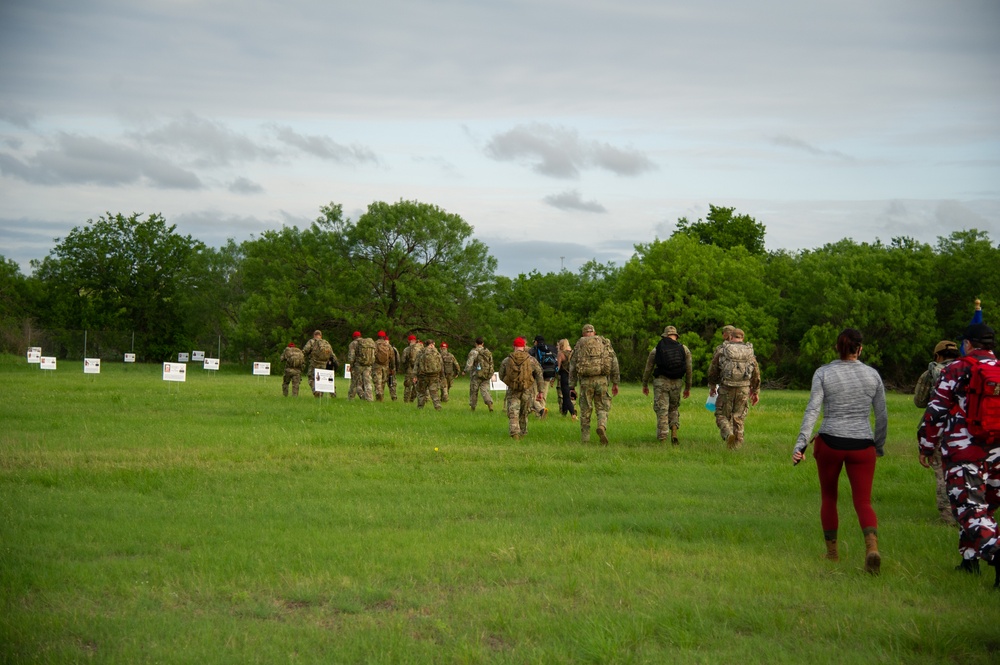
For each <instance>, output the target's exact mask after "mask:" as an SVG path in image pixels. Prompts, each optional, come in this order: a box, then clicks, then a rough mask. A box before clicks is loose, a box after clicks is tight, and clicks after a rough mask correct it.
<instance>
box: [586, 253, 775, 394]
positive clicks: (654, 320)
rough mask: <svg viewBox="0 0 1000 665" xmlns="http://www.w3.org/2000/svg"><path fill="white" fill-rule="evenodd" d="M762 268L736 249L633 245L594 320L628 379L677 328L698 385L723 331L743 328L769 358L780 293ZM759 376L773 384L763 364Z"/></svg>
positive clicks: (761, 261) (761, 356)
mask: <svg viewBox="0 0 1000 665" xmlns="http://www.w3.org/2000/svg"><path fill="white" fill-rule="evenodd" d="M764 265H765V263H764V259H763V258H762V257H760V256H757V255H753V254H751V253H749V252H748V251H747V250H746V249H745V248H744V247H743V246H742V245H740V246H736V247H733V248H731V249H723V248H721V247H718V246H716V245H712V244H704V243H701V242H699V241H698V240H696V239H695V238H692V237H690V236H688V235H684V234H680V235H674V236H672V237H671V238H670V239H668V240H665V241H663V240H656V241H654V242H652V243H648V244H640V245H636V254H635V256H634V257H633V258H632V259H631V260H630V261H629V262H628V263H626V264H625V266H624V267H623V269H622V273H621V276H620V277H619V281H618V286H617V291H616V295H615V297H614V298H613V299H609V301H608V302H606V303H605V305H604V307H603V308H602V310H601V312H599V314H598V316H597V317H595V318H597V320H599V321H600V322H601V325H602V327H603V328H604V329H606V330H608V331H609V332H611V335H612V337H613V339H614V340H615V344H616V348H617V349H618V350H619V359H620V360H621V361H622V364H623V366H628V368H629V374H630V376H632V377H633V378H634V377H635V376H636V375H637V373H638V372H641V371H642V368H643V367H644V365H645V360H646V355H647V354H648V353H649V350H650V349H651V348H652V345H653V344H655V342H656V340H657V338H658V337H659V335H660V333H662V331H663V327H664V326H666V325H673V326H675V327H676V328H677V329H678V331H679V332H680V337H681V341H683V342H684V343H685V344H687V345H688V347H689V348H690V349H691V355H692V361H693V363H694V368H695V373H696V377H695V378H696V380H698V381H700V380H701V378H702V377H703V376H704V375H705V373H706V372H707V370H708V363H709V361H710V360H711V355H712V351H713V349H714V348H715V346H716V345H717V344H718V343H719V341H721V333H719V332H718V330H719V329H720V328H721V327H722V326H723V325H725V324H734V325H738V326H739V327H740V328H743V329H744V330H745V331H746V334H747V339H748V340H749V341H751V342H753V344H754V348H755V350H756V352H757V355H758V358H759V359H761V360H762V361H763V359H766V358H768V357H769V356H770V355H771V353H772V352H773V350H774V348H775V345H776V342H777V333H778V321H777V319H776V318H775V316H774V315H773V314H772V307H773V303H774V301H776V300H777V295H778V292H777V290H776V289H774V288H773V287H772V286H770V285H769V284H767V283H766V280H765V270H764ZM595 325H597V324H596V323H595ZM762 371H763V372H764V374H765V376H771V373H772V371H773V368H771V367H770V366H769V365H768V363H766V362H762Z"/></svg>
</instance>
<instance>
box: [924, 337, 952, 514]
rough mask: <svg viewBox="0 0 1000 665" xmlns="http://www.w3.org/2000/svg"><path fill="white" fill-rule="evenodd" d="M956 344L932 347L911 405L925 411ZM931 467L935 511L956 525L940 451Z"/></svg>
mask: <svg viewBox="0 0 1000 665" xmlns="http://www.w3.org/2000/svg"><path fill="white" fill-rule="evenodd" d="M960 355H961V354H960V352H959V350H958V344H955V342H952V341H951V340H947V339H943V340H941V341H940V342H938V343H937V346H935V347H934V361H933V362H932V363H930V364H929V365H928V366H927V371H926V372H924V373H923V374H921V375H920V378H919V379H917V387H916V389H915V390H914V392H913V404H914V406H916V407H918V408H920V409H926V408H927V405H928V404H929V403H930V401H931V395H932V394H933V392H934V388H935V387H936V386H937V382H938V379H940V378H941V371H942V370H943V369H944V368H945V367H947V366H948V365H949V364H950V363H951V362H952V361H954V360H955V359H956V358H958V357H959V356H960ZM930 460H931V467H932V468H933V469H934V479H935V482H936V484H937V490H936V491H937V509H938V515H940V516H941V521H942V522H944V523H946V524H957V522H955V517H954V515H952V514H951V501H950V500H949V499H948V487H947V484H946V483H945V478H944V465H943V464H942V462H941V449H940V448H935V450H934V453H933V454H932V455H931V458H930Z"/></svg>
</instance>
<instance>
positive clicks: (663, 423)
mask: <svg viewBox="0 0 1000 665" xmlns="http://www.w3.org/2000/svg"><path fill="white" fill-rule="evenodd" d="M660 337H661V340H660V342H659V343H658V344H657V346H656V348H655V349H653V350H652V351H650V352H649V357H648V358H647V359H646V369H645V370H644V371H643V373H642V394H643V395H648V394H649V379H650V377H651V376H652V377H653V411H655V412H656V439H657V441H666V440H667V434H668V433H669V434H670V442H671V443H672V444H674V445H675V446H676V445H678V444H679V443H680V440H679V439H678V438H677V430H678V429H680V417H681V416H680V408H679V407H680V403H681V388H683V390H684V393H683V394H684V399H687V398H688V397H690V396H691V351H690V350H689V349H688V348H687V346H685V345H683V344H681V343H680V342H678V341H677V328H675V327H673V326H667V327H666V328H664V329H663V334H662V335H661V336H660ZM658 352H659V353H660V362H657V353H658Z"/></svg>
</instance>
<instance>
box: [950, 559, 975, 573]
mask: <svg viewBox="0 0 1000 665" xmlns="http://www.w3.org/2000/svg"><path fill="white" fill-rule="evenodd" d="M955 570H958V571H960V572H963V573H969V574H970V575H978V574H979V559H962V563H960V564H958V565H957V566H955Z"/></svg>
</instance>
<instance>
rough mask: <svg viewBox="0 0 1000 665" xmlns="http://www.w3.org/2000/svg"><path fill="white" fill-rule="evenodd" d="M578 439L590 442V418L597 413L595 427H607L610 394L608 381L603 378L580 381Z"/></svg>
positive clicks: (582, 379)
mask: <svg viewBox="0 0 1000 665" xmlns="http://www.w3.org/2000/svg"><path fill="white" fill-rule="evenodd" d="M578 399H579V400H580V438H581V440H582V441H583V442H584V443H589V442H590V416H591V414H592V413H593V412H594V411H595V410H596V411H597V427H598V428H601V427H603V428H605V429H607V427H608V412H609V411H610V410H611V394H610V393H609V392H608V379H607V377H604V376H589V377H586V378H581V379H580V393H579V395H578Z"/></svg>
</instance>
